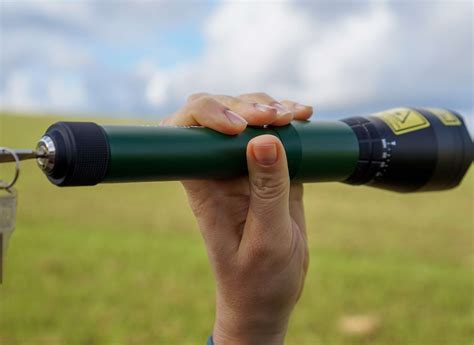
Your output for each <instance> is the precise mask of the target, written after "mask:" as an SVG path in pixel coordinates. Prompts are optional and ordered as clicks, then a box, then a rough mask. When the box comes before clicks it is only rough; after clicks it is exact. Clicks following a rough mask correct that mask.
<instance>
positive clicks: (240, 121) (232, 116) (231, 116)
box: [224, 109, 248, 126]
mask: <svg viewBox="0 0 474 345" xmlns="http://www.w3.org/2000/svg"><path fill="white" fill-rule="evenodd" d="M224 115H225V116H226V117H227V119H228V120H229V121H230V122H232V123H233V124H234V125H239V126H241V125H246V124H248V122H247V121H245V119H244V118H243V117H242V116H240V115H238V114H237V113H234V112H233V111H232V110H229V109H225V110H224Z"/></svg>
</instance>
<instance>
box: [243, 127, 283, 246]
mask: <svg viewBox="0 0 474 345" xmlns="http://www.w3.org/2000/svg"><path fill="white" fill-rule="evenodd" d="M247 165H248V171H249V185H250V205H249V214H248V216H247V224H246V229H245V230H249V232H250V233H249V234H244V235H248V236H251V237H253V236H255V235H256V236H259V237H261V236H263V237H264V238H260V240H263V241H265V238H269V239H270V240H271V241H275V240H276V241H278V240H283V239H286V238H287V237H286V236H287V235H288V234H289V231H290V230H289V229H290V228H291V220H290V212H289V194H290V179H289V174H288V164H287V160H286V154H285V149H284V147H283V145H282V143H281V142H280V140H279V139H278V138H277V137H275V136H273V135H261V136H258V137H256V138H253V139H252V140H251V141H250V142H249V143H248V146H247ZM248 228H249V229H248ZM252 233H253V235H252Z"/></svg>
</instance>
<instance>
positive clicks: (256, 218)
mask: <svg viewBox="0 0 474 345" xmlns="http://www.w3.org/2000/svg"><path fill="white" fill-rule="evenodd" d="M311 114H312V108H311V107H307V106H302V105H299V104H297V103H294V102H290V101H284V102H281V103H279V102H276V101H275V100H274V99H273V98H271V97H270V96H268V95H266V94H263V93H254V94H245V95H242V96H239V97H230V96H213V95H209V94H204V93H201V94H195V95H192V96H191V97H189V99H188V101H187V103H186V104H185V105H184V107H183V108H182V109H181V110H179V111H178V112H177V113H175V114H174V115H172V116H171V117H170V118H168V119H166V120H164V121H163V123H164V124H169V125H177V126H188V125H203V126H206V127H209V128H212V129H214V130H216V131H219V132H222V133H226V134H229V135H235V134H238V133H240V132H242V131H243V130H244V129H245V128H246V126H247V124H249V125H257V126H258V125H267V124H271V125H274V126H283V125H286V124H288V123H289V122H290V121H291V120H293V119H297V120H306V119H308V118H309V117H310V116H311ZM247 164H248V170H249V176H248V177H244V178H239V179H235V180H226V181H224V180H214V181H184V182H183V185H184V187H185V189H186V191H187V194H188V198H189V202H190V205H191V208H192V210H193V212H194V214H195V216H196V218H197V221H198V224H199V227H200V229H201V232H202V236H203V238H204V241H205V243H206V248H207V252H208V256H209V259H210V262H211V265H212V267H213V270H214V274H215V277H216V281H217V291H216V293H217V296H216V299H217V301H216V302H217V305H216V320H215V324H214V330H213V338H214V342H215V344H216V345H221V344H229V345H231V344H240V345H242V344H283V341H284V338H285V334H286V330H287V326H288V321H289V317H290V314H291V312H292V310H293V307H294V306H295V304H296V302H297V301H298V298H299V297H300V294H301V291H302V289H303V284H304V279H305V275H306V271H307V268H308V260H309V258H308V249H307V242H306V232H305V220H304V211H303V201H302V195H303V187H302V185H301V184H292V185H291V187H290V180H289V177H288V166H287V160H286V155H285V150H284V148H283V145H282V144H281V142H280V141H279V139H278V138H277V137H275V136H272V135H262V136H259V137H256V138H254V139H252V140H251V141H250V142H249V143H248V146H247Z"/></svg>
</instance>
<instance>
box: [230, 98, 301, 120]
mask: <svg viewBox="0 0 474 345" xmlns="http://www.w3.org/2000/svg"><path fill="white" fill-rule="evenodd" d="M238 98H239V99H241V100H243V101H245V102H248V103H260V104H265V105H267V106H272V107H274V108H276V110H277V113H276V115H277V117H276V119H275V120H274V121H273V122H271V125H273V126H284V125H287V124H289V123H290V122H291V121H292V120H293V118H294V114H293V111H292V110H291V109H289V108H287V107H286V106H285V105H283V104H282V103H280V102H278V101H276V100H275V99H273V98H272V97H270V96H269V95H267V94H266V93H263V92H257V93H246V94H243V95H240V96H239V97H238Z"/></svg>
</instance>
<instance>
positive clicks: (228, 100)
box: [213, 95, 278, 126]
mask: <svg viewBox="0 0 474 345" xmlns="http://www.w3.org/2000/svg"><path fill="white" fill-rule="evenodd" d="M213 98H214V99H215V100H217V101H218V102H220V103H222V104H223V105H225V106H226V107H228V108H229V109H231V110H232V111H235V112H236V113H237V114H239V115H241V116H242V117H243V118H244V119H245V120H246V121H247V122H248V123H249V125H251V126H264V125H268V124H272V123H274V122H275V120H277V117H278V115H277V109H276V108H275V107H272V106H270V105H268V104H264V103H258V102H247V101H244V100H242V99H239V98H237V97H231V96H226V95H215V96H213Z"/></svg>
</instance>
